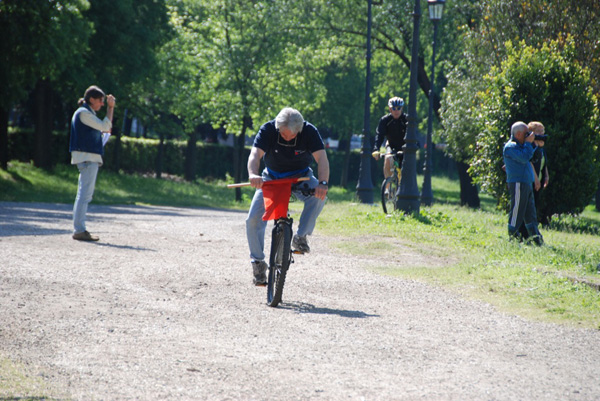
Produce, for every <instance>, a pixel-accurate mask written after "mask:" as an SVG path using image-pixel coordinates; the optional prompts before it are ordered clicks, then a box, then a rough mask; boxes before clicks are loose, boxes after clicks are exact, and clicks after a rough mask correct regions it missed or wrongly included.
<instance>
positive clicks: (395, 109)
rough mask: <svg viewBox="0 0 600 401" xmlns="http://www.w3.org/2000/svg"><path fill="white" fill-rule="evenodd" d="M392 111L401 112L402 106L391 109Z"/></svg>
mask: <svg viewBox="0 0 600 401" xmlns="http://www.w3.org/2000/svg"><path fill="white" fill-rule="evenodd" d="M392 110H394V111H398V110H402V106H399V107H392Z"/></svg>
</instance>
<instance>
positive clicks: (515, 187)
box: [508, 182, 540, 237]
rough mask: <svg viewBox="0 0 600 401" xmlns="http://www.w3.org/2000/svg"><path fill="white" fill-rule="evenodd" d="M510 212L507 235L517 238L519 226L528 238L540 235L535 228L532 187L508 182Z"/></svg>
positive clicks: (527, 184) (535, 218) (535, 214)
mask: <svg viewBox="0 0 600 401" xmlns="http://www.w3.org/2000/svg"><path fill="white" fill-rule="evenodd" d="M508 192H509V193H510V211H509V212H508V234H509V235H512V236H517V235H518V234H519V228H520V227H521V224H525V228H526V229H527V232H528V233H529V235H530V236H532V237H533V236H536V235H540V233H539V231H538V227H537V213H536V211H535V201H534V199H533V186H532V185H531V184H530V183H524V182H509V183H508Z"/></svg>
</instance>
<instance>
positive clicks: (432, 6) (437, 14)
mask: <svg viewBox="0 0 600 401" xmlns="http://www.w3.org/2000/svg"><path fill="white" fill-rule="evenodd" d="M445 3H446V0H427V6H428V8H429V19H430V20H432V21H439V20H441V19H442V12H443V11H444V4H445Z"/></svg>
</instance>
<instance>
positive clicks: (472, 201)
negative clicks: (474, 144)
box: [456, 162, 481, 209]
mask: <svg viewBox="0 0 600 401" xmlns="http://www.w3.org/2000/svg"><path fill="white" fill-rule="evenodd" d="M456 169H457V170H458V178H459V180H460V205H461V206H464V205H467V206H469V207H471V208H474V209H478V208H479V207H480V206H481V203H480V200H479V193H478V192H477V186H475V185H473V180H472V179H471V176H470V175H469V172H468V169H469V165H468V164H466V163H462V162H456Z"/></svg>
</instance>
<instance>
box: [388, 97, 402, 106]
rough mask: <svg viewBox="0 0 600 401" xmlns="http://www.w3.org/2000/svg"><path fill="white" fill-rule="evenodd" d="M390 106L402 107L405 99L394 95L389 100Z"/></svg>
mask: <svg viewBox="0 0 600 401" xmlns="http://www.w3.org/2000/svg"><path fill="white" fill-rule="evenodd" d="M388 107H392V108H400V107H404V99H402V98H401V97H397V96H395V97H393V98H391V99H390V100H388Z"/></svg>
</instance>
